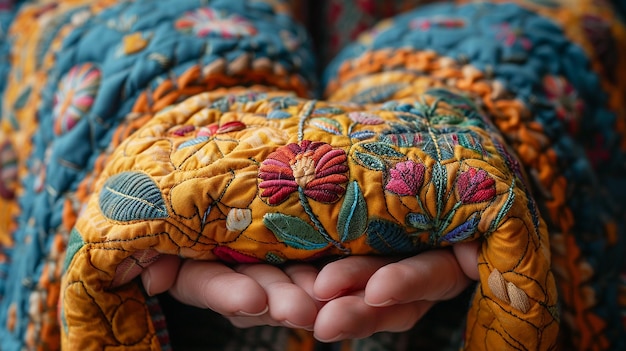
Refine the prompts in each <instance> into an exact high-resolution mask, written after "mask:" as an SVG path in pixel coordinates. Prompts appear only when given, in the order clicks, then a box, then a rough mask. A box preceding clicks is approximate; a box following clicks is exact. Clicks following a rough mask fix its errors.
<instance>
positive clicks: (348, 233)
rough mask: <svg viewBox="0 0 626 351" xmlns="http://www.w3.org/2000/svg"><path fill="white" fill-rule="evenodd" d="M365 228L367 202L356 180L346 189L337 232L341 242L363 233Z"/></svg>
mask: <svg viewBox="0 0 626 351" xmlns="http://www.w3.org/2000/svg"><path fill="white" fill-rule="evenodd" d="M366 228H367V204H366V203H365V198H364V197H363V193H362V192H361V188H359V184H358V183H357V182H352V183H351V184H350V185H349V186H348V188H347V189H346V195H345V196H344V200H343V204H342V205H341V211H340V212H339V218H338V220H337V232H338V233H339V235H340V238H341V242H346V241H351V240H355V239H357V238H359V237H360V236H361V235H363V234H365V229H366Z"/></svg>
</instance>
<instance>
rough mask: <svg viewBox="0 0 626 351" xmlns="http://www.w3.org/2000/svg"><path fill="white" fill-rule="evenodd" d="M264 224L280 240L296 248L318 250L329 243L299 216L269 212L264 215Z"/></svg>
mask: <svg viewBox="0 0 626 351" xmlns="http://www.w3.org/2000/svg"><path fill="white" fill-rule="evenodd" d="M263 224H265V226H266V227H267V229H269V230H271V231H272V233H274V235H275V236H276V238H278V240H280V241H282V242H283V243H285V244H286V245H288V246H291V247H295V248H296V249H303V250H317V249H321V248H324V247H325V246H326V245H328V241H326V239H325V238H324V236H322V234H320V232H318V231H317V230H316V229H315V228H313V227H312V226H311V225H310V224H308V223H307V222H305V221H303V220H302V219H300V218H298V217H293V216H288V215H286V214H282V213H268V214H266V215H265V216H264V217H263Z"/></svg>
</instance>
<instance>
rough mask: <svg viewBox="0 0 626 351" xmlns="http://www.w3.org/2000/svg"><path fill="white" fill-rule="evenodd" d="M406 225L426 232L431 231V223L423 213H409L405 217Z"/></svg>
mask: <svg viewBox="0 0 626 351" xmlns="http://www.w3.org/2000/svg"><path fill="white" fill-rule="evenodd" d="M406 223H407V225H408V226H409V227H411V228H415V229H418V230H419V231H422V232H426V231H430V230H432V229H433V222H432V220H431V219H430V217H428V216H427V215H425V214H423V213H409V214H407V215H406Z"/></svg>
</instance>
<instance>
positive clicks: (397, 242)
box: [367, 219, 415, 254]
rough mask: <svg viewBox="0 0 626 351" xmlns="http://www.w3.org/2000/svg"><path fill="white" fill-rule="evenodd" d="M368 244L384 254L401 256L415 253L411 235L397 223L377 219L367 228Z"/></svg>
mask: <svg viewBox="0 0 626 351" xmlns="http://www.w3.org/2000/svg"><path fill="white" fill-rule="evenodd" d="M367 243H368V245H370V246H371V247H372V248H373V249H375V250H376V251H378V252H380V253H382V254H400V253H409V252H412V251H414V249H415V248H414V247H413V241H412V240H411V237H410V234H409V233H407V232H406V231H405V230H404V228H403V227H401V226H399V225H398V224H396V223H393V222H390V221H386V220H383V219H376V220H373V221H371V222H370V223H369V225H368V226H367Z"/></svg>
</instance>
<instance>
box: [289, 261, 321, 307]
mask: <svg viewBox="0 0 626 351" xmlns="http://www.w3.org/2000/svg"><path fill="white" fill-rule="evenodd" d="M283 271H284V272H285V274H287V276H288V277H289V278H290V279H291V281H292V282H293V283H294V284H295V285H297V286H299V287H300V288H301V289H302V290H304V291H305V292H306V293H307V294H308V295H309V296H310V298H311V299H312V300H313V302H315V304H316V306H317V309H318V310H319V309H320V308H321V307H322V305H323V302H321V301H318V300H317V299H316V298H315V294H314V291H313V287H314V284H315V280H316V279H317V276H318V274H319V269H317V268H316V267H315V266H313V265H310V264H292V265H287V266H285V267H284V268H283Z"/></svg>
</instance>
